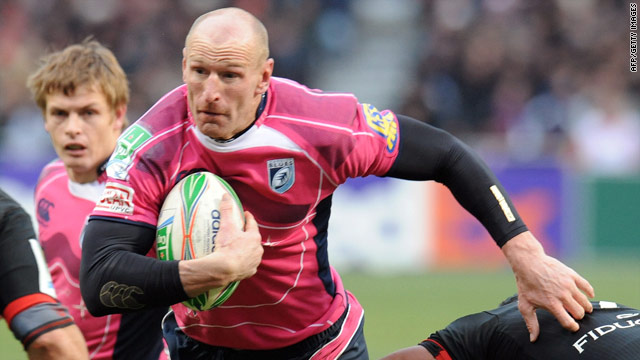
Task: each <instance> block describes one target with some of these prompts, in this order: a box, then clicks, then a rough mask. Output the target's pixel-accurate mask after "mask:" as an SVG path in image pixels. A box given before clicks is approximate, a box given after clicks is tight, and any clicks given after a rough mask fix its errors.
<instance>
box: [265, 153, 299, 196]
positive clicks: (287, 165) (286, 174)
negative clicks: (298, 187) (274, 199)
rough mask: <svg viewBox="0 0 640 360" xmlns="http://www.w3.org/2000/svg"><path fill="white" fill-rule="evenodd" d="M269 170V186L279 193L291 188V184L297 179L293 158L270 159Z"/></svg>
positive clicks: (268, 162)
mask: <svg viewBox="0 0 640 360" xmlns="http://www.w3.org/2000/svg"><path fill="white" fill-rule="evenodd" d="M267 170H268V171H269V186H270V187H271V189H272V190H273V191H275V192H277V193H278V194H282V193H284V192H285V191H287V190H289V189H291V186H293V183H294V182H295V181H296V172H295V168H294V165H293V159H292V158H289V159H277V160H268V161H267Z"/></svg>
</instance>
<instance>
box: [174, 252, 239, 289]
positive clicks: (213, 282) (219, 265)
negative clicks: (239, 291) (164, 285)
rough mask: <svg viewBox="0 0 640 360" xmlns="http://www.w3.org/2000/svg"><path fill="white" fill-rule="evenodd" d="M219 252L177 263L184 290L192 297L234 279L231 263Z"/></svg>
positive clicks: (224, 284)
mask: <svg viewBox="0 0 640 360" xmlns="http://www.w3.org/2000/svg"><path fill="white" fill-rule="evenodd" d="M220 255H221V254H220V253H211V254H209V255H207V256H205V257H203V258H200V259H192V260H181V261H180V262H179V263H178V271H179V272H180V281H181V282H182V287H183V289H184V292H185V293H186V294H187V296H189V297H194V296H197V295H200V294H202V293H203V292H205V291H207V290H210V289H213V288H216V287H223V286H226V285H228V284H229V283H230V282H231V281H233V280H234V277H233V275H232V274H233V270H232V265H231V264H230V262H229V261H228V260H227V259H226V258H225V257H224V256H220Z"/></svg>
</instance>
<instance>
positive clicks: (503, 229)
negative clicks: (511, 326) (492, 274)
mask: <svg viewBox="0 0 640 360" xmlns="http://www.w3.org/2000/svg"><path fill="white" fill-rule="evenodd" d="M398 120H399V126H400V152H399V154H398V158H397V159H396V161H395V163H394V164H393V166H392V167H391V169H390V170H389V172H388V173H387V176H391V177H397V178H402V179H410V180H435V181H437V182H440V183H442V184H444V185H445V186H447V187H448V188H449V190H451V193H452V194H453V195H454V197H455V198H456V200H457V201H458V202H459V203H460V204H461V205H462V206H463V207H464V208H465V209H466V210H467V211H469V212H470V213H471V214H472V215H473V216H474V217H476V218H477V219H478V220H479V221H480V222H481V223H482V225H483V226H484V227H485V228H486V229H487V230H488V231H489V233H490V234H491V236H492V237H493V239H494V240H495V241H496V243H497V244H498V246H500V247H501V248H502V251H503V253H504V254H505V256H506V258H507V260H508V262H509V264H510V265H511V268H512V269H513V272H514V275H515V277H516V284H517V286H518V291H519V294H520V311H521V313H522V315H523V317H524V319H525V322H526V323H527V327H528V328H529V331H530V333H531V341H535V340H536V339H537V337H538V334H539V325H538V321H537V319H536V317H535V312H534V310H535V308H537V307H540V308H544V309H547V310H549V311H550V312H551V313H552V314H554V316H556V318H558V320H559V321H560V323H561V324H562V326H563V327H565V328H567V329H568V330H572V331H575V330H577V329H578V324H577V322H576V321H575V320H573V319H572V318H571V316H569V314H571V315H572V316H573V317H574V318H576V319H581V318H582V316H584V312H585V311H586V312H590V311H591V310H592V307H591V303H590V302H589V301H588V299H587V297H586V296H585V295H584V293H586V294H587V295H588V296H590V297H593V296H594V293H593V288H592V287H591V285H590V284H589V283H588V282H587V281H586V280H585V279H583V278H582V277H580V276H579V275H578V274H577V273H576V272H575V271H573V270H572V269H570V268H569V267H567V266H566V265H564V264H562V263H561V262H559V261H558V260H556V259H554V258H552V257H550V256H547V255H546V254H545V253H544V250H543V248H542V245H541V244H540V243H539V242H538V240H537V239H536V238H535V237H534V236H533V235H532V234H531V233H530V232H529V231H528V229H527V227H526V225H525V224H524V222H523V221H522V219H521V218H520V216H519V215H518V213H517V211H516V209H515V207H514V206H513V203H512V202H511V200H510V198H509V196H508V194H507V193H506V191H505V190H504V188H503V187H502V185H501V184H500V182H499V181H498V179H497V178H496V177H495V175H494V174H493V172H492V171H491V170H490V169H489V168H488V167H487V166H486V164H485V163H484V162H483V161H482V160H481V159H480V158H479V156H478V155H477V154H476V153H475V152H474V151H473V150H472V149H471V148H469V147H468V146H466V145H465V144H463V143H462V142H461V141H460V140H458V139H456V138H455V137H454V136H452V135H451V134H449V133H447V132H445V131H443V130H441V129H437V128H435V127H433V126H430V125H427V124H425V123H422V122H420V121H417V120H415V119H411V118H408V117H406V116H402V115H400V116H398ZM583 292H584V293H583ZM567 311H568V312H569V314H567Z"/></svg>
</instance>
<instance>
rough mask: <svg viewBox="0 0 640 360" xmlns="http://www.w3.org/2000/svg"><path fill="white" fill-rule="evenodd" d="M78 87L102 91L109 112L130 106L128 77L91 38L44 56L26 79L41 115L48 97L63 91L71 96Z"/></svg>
mask: <svg viewBox="0 0 640 360" xmlns="http://www.w3.org/2000/svg"><path fill="white" fill-rule="evenodd" d="M81 86H96V90H102V92H103V94H104V96H105V97H106V100H107V104H108V105H109V106H110V107H111V109H112V110H116V109H117V108H119V107H120V106H123V105H125V106H126V105H127V104H128V103H129V83H128V81H127V75H126V74H125V72H124V70H122V67H120V64H119V63H118V60H117V59H116V57H115V56H114V55H113V53H112V52H111V50H109V49H108V48H106V47H105V46H103V45H102V44H100V43H99V42H98V41H96V40H93V39H91V38H87V39H85V40H84V41H83V42H82V43H79V44H74V45H70V46H67V47H66V48H65V49H63V50H61V51H57V52H54V53H51V54H48V55H46V56H45V57H43V58H42V59H41V64H40V67H39V68H38V70H36V72H35V73H33V74H32V75H31V76H29V79H28V80H27V87H28V88H29V89H30V90H31V93H32V95H33V98H34V100H35V101H36V104H37V105H38V107H39V108H40V109H41V110H42V111H43V112H44V111H45V110H46V107H47V95H50V94H53V93H56V92H62V93H63V94H65V95H67V96H71V95H73V94H74V92H75V90H76V89H77V88H79V87H81Z"/></svg>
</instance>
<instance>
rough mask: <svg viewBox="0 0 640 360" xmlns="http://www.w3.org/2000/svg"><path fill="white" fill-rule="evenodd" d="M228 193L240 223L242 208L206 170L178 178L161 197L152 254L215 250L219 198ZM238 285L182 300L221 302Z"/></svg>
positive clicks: (204, 305)
mask: <svg viewBox="0 0 640 360" xmlns="http://www.w3.org/2000/svg"><path fill="white" fill-rule="evenodd" d="M225 193H228V194H229V195H231V198H232V199H233V200H234V201H233V203H234V206H233V215H232V216H233V219H225V220H224V221H233V222H234V224H235V225H236V226H238V227H239V228H242V227H244V211H243V210H242V204H241V203H240V200H239V199H238V196H237V195H236V193H235V192H234V191H233V189H232V188H231V186H229V184H228V183H227V182H226V181H224V180H223V179H222V178H220V177H219V176H216V175H214V174H212V173H210V172H197V173H193V174H191V175H188V176H186V177H185V178H184V179H182V180H180V182H178V184H176V185H175V186H174V187H173V188H172V189H171V190H170V191H169V194H168V195H167V197H166V198H165V200H164V203H163V205H162V209H161V210H160V215H159V216H158V225H157V227H156V256H157V257H158V259H160V260H167V261H171V260H189V259H197V258H200V257H203V256H206V255H208V254H211V253H212V252H214V251H216V236H217V234H218V230H219V229H220V201H221V200H222V195H223V194H225ZM237 286H238V282H237V281H235V282H232V283H230V284H228V285H227V286H223V287H219V288H213V289H210V290H209V291H207V292H205V293H202V294H200V295H198V296H196V297H194V298H191V299H189V300H186V301H184V302H183V304H184V305H185V306H187V307H188V308H190V309H192V310H195V311H206V310H210V309H213V308H215V307H217V306H219V305H220V304H222V303H223V302H225V301H226V300H227V299H228V298H229V297H230V296H231V294H233V292H234V291H235V289H236V287H237Z"/></svg>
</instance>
